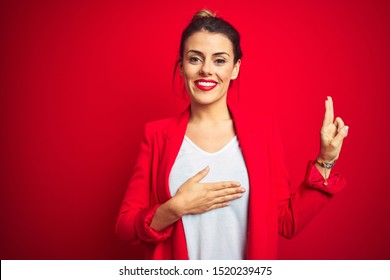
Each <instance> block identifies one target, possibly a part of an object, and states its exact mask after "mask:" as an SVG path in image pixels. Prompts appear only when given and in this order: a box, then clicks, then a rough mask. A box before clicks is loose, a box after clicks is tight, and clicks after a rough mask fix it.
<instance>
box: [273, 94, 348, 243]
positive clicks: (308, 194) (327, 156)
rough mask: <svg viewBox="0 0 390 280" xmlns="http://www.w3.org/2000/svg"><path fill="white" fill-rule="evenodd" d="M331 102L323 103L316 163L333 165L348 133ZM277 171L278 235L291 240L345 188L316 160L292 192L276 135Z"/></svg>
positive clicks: (309, 165) (275, 163)
mask: <svg viewBox="0 0 390 280" xmlns="http://www.w3.org/2000/svg"><path fill="white" fill-rule="evenodd" d="M333 118H334V113H333V102H332V99H331V98H330V97H328V99H327V100H326V101H325V116H324V121H323V125H322V128H321V148H320V152H319V155H318V157H317V161H319V162H326V163H332V162H334V161H336V160H337V159H338V157H339V154H340V150H341V146H342V143H343V139H344V138H345V137H346V136H347V134H348V127H346V126H345V125H344V123H343V121H342V119H341V118H336V120H335V121H334V120H333ZM275 143H276V147H275V148H276V157H275V162H274V166H275V169H276V170H277V174H278V175H277V176H276V177H277V178H276V180H277V181H276V184H277V186H278V201H279V202H278V212H279V216H278V217H279V233H280V234H281V235H282V236H284V237H286V238H291V237H293V236H294V235H296V234H297V233H298V232H299V231H300V230H302V229H303V228H304V227H305V226H306V224H307V223H309V221H310V220H311V219H312V218H313V217H314V216H315V215H316V214H317V213H318V212H319V211H320V210H321V209H322V208H323V207H324V206H325V205H326V204H327V203H328V202H329V201H330V199H331V198H332V196H333V195H334V194H335V193H337V192H339V191H340V190H341V189H342V188H343V187H344V186H345V180H344V178H343V177H342V176H341V175H340V174H338V173H334V172H332V173H331V170H330V169H325V168H324V167H322V166H321V165H320V164H318V163H317V162H316V161H310V162H309V163H308V165H307V169H306V176H305V180H304V181H303V182H302V183H301V184H300V186H299V187H298V188H297V190H296V191H294V192H292V193H291V189H290V183H289V178H288V173H287V170H286V168H285V166H284V159H283V154H282V152H281V151H282V148H281V147H282V143H281V141H280V136H279V135H278V133H277V129H276V134H275Z"/></svg>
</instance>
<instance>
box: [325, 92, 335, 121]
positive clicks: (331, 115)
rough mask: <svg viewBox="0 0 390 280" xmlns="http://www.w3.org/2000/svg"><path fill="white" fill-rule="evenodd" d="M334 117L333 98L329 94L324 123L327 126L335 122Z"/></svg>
mask: <svg viewBox="0 0 390 280" xmlns="http://www.w3.org/2000/svg"><path fill="white" fill-rule="evenodd" d="M333 119H334V112H333V100H332V97H330V96H328V98H327V100H326V101H325V116H324V122H323V125H324V126H327V125H329V124H331V123H333Z"/></svg>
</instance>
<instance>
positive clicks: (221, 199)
mask: <svg viewBox="0 0 390 280" xmlns="http://www.w3.org/2000/svg"><path fill="white" fill-rule="evenodd" d="M242 196H243V194H242V193H235V194H231V195H225V196H220V197H217V198H215V199H214V201H213V202H214V203H224V202H229V201H232V200H235V199H238V198H240V197H242Z"/></svg>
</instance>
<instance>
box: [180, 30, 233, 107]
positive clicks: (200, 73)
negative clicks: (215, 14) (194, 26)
mask: <svg viewBox="0 0 390 280" xmlns="http://www.w3.org/2000/svg"><path fill="white" fill-rule="evenodd" d="M239 69H240V61H238V62H237V63H236V64H234V54H233V46H232V43H231V41H230V40H229V39H228V38H227V37H226V36H224V35H222V34H220V33H210V32H207V31H199V32H196V33H194V34H192V35H191V36H190V37H188V39H187V41H186V42H185V44H184V53H183V61H182V64H181V68H180V72H181V75H182V76H183V78H184V84H185V86H186V90H187V92H188V93H189V95H190V99H191V103H192V104H199V105H209V104H214V103H218V102H225V103H226V93H227V90H228V88H229V84H230V80H234V79H235V78H237V76H238V73H239Z"/></svg>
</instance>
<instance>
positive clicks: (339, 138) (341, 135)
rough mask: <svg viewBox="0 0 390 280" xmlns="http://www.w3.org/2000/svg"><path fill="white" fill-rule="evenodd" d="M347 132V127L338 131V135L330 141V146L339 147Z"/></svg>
mask: <svg viewBox="0 0 390 280" xmlns="http://www.w3.org/2000/svg"><path fill="white" fill-rule="evenodd" d="M348 130H349V127H348V126H344V127H343V128H342V129H341V130H340V131H339V133H337V135H336V136H335V137H334V138H333V140H332V145H333V146H334V147H339V146H341V144H342V142H343V140H344V138H345V137H347V135H348Z"/></svg>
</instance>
